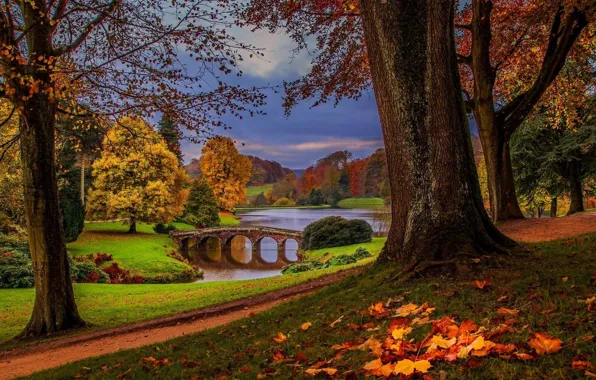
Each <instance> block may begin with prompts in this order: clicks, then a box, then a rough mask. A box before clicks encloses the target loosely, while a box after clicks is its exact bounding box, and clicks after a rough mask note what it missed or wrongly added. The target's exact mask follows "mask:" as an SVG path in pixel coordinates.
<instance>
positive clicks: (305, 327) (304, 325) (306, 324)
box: [300, 322, 312, 331]
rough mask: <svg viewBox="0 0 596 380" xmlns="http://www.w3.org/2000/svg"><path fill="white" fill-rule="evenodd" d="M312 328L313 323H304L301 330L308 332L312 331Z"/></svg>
mask: <svg viewBox="0 0 596 380" xmlns="http://www.w3.org/2000/svg"><path fill="white" fill-rule="evenodd" d="M310 326H312V323H310V322H305V323H303V324H301V325H300V329H301V330H302V331H307V330H308V329H310Z"/></svg>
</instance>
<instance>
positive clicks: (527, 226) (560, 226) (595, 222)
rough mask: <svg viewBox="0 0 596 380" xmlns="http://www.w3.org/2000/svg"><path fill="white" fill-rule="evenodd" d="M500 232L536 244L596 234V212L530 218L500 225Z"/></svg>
mask: <svg viewBox="0 0 596 380" xmlns="http://www.w3.org/2000/svg"><path fill="white" fill-rule="evenodd" d="M499 230H501V231H502V232H503V233H504V234H506V235H507V236H509V237H511V238H512V239H515V240H517V241H521V242H525V243H536V242H540V241H552V240H557V239H564V238H568V237H573V236H577V235H582V234H587V233H590V232H596V212H594V211H592V212H584V213H581V214H576V215H571V216H566V217H564V218H528V219H521V220H513V221H510V222H505V223H503V224H501V225H499Z"/></svg>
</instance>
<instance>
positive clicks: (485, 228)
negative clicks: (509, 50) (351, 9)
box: [361, 0, 515, 264]
mask: <svg viewBox="0 0 596 380" xmlns="http://www.w3.org/2000/svg"><path fill="white" fill-rule="evenodd" d="M454 1H455V0H436V1H429V0H391V1H387V2H381V1H378V0H362V2H361V5H362V13H363V22H364V32H365V38H366V45H367V48H368V56H369V59H370V66H371V73H372V79H373V85H374V90H375V96H376V100H377V106H378V109H379V115H380V118H381V125H382V127H383V135H384V140H385V148H386V152H387V162H388V169H389V180H390V184H391V199H393V200H394V202H392V204H391V205H392V207H391V212H392V222H391V227H390V230H389V236H388V239H387V243H386V245H385V248H384V249H383V252H382V253H381V256H380V260H387V259H389V260H397V261H400V262H402V263H407V264H415V263H418V262H423V261H441V260H448V259H451V258H454V257H456V256H457V254H458V253H462V252H482V253H488V252H503V251H506V250H507V249H508V248H511V247H514V246H515V243H514V242H513V241H512V240H510V239H509V238H507V237H505V236H504V235H502V234H501V233H500V232H499V231H498V230H497V229H496V228H495V227H494V225H493V224H492V223H491V221H490V219H489V218H488V215H487V214H486V211H485V210H484V206H483V203H482V198H481V193H480V186H479V184H478V176H477V173H476V167H475V164H474V157H473V153H472V146H471V141H470V132H469V130H468V124H467V118H466V116H465V113H464V107H463V99H462V93H461V87H460V82H459V76H458V69H457V62H456V55H455V41H454V35H453V14H454V5H455V4H454Z"/></svg>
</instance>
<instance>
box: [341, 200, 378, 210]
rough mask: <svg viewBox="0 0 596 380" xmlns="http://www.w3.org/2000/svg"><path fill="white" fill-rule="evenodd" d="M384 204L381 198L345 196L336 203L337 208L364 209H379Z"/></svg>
mask: <svg viewBox="0 0 596 380" xmlns="http://www.w3.org/2000/svg"><path fill="white" fill-rule="evenodd" d="M384 205H385V202H384V201H383V200H382V199H381V198H346V199H342V200H341V201H339V203H338V204H337V206H338V207H339V208H345V209H364V210H374V209H379V208H382V207H383V206H384Z"/></svg>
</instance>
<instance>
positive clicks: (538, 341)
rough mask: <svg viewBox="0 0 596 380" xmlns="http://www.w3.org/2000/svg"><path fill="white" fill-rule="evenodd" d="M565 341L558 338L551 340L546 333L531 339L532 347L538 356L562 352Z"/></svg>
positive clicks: (535, 335)
mask: <svg viewBox="0 0 596 380" xmlns="http://www.w3.org/2000/svg"><path fill="white" fill-rule="evenodd" d="M562 343H563V341H562V340H561V339H558V338H551V337H550V336H548V335H547V334H544V333H535V334H534V338H533V339H530V342H529V344H530V346H531V347H532V348H534V349H535V350H536V353H537V354H538V355H542V354H552V353H555V352H558V351H559V350H561V344H562Z"/></svg>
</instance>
